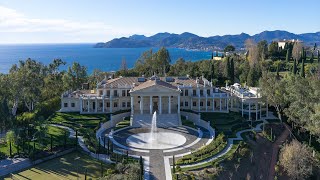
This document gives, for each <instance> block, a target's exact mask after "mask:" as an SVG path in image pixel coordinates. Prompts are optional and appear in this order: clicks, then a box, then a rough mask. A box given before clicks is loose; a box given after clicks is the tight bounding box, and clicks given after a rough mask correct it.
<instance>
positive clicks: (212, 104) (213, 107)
mask: <svg viewBox="0 0 320 180" xmlns="http://www.w3.org/2000/svg"><path fill="white" fill-rule="evenodd" d="M212 111H214V98H212Z"/></svg>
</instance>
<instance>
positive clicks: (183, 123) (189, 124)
mask: <svg viewBox="0 0 320 180" xmlns="http://www.w3.org/2000/svg"><path fill="white" fill-rule="evenodd" d="M181 122H182V125H184V126H188V127H191V128H194V129H197V126H195V125H194V123H193V122H192V121H189V120H187V119H186V117H185V116H181Z"/></svg>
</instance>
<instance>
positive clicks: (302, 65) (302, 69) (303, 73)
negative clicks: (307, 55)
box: [301, 59, 306, 77]
mask: <svg viewBox="0 0 320 180" xmlns="http://www.w3.org/2000/svg"><path fill="white" fill-rule="evenodd" d="M305 76H306V75H305V72H304V59H302V64H301V77H305Z"/></svg>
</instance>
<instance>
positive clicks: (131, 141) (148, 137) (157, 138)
mask: <svg viewBox="0 0 320 180" xmlns="http://www.w3.org/2000/svg"><path fill="white" fill-rule="evenodd" d="M157 117H158V115H157V113H156V112H154V113H153V115H152V120H151V124H150V127H149V128H148V129H147V131H145V132H140V133H137V134H133V135H131V136H129V137H128V138H127V140H126V143H127V144H128V145H129V146H131V147H135V148H141V149H169V148H174V147H177V146H181V145H183V144H184V143H185V142H186V141H187V140H186V138H185V137H184V136H183V135H181V134H179V133H175V132H168V131H165V130H162V129H161V128H158V127H157Z"/></svg>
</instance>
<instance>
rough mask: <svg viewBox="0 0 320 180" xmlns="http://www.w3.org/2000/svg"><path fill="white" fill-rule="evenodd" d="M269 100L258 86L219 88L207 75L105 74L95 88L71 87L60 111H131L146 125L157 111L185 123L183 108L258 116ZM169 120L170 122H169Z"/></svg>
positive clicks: (163, 118) (167, 118)
mask: <svg viewBox="0 0 320 180" xmlns="http://www.w3.org/2000/svg"><path fill="white" fill-rule="evenodd" d="M267 108H268V107H267V105H266V103H264V102H262V101H261V97H260V95H259V93H258V89H257V88H243V87H241V86H240V85H239V84H237V83H236V84H234V85H232V86H226V87H223V88H217V87H215V86H213V85H212V83H211V82H210V81H208V80H207V79H205V78H203V77H200V78H190V77H157V76H152V77H150V78H145V77H118V78H115V79H107V78H105V79H104V80H103V81H101V82H100V83H98V84H97V87H96V89H94V90H77V91H73V92H72V91H68V92H65V93H64V94H63V95H62V96H61V109H60V112H79V113H80V114H94V113H115V112H117V111H125V110H127V111H131V117H132V120H133V121H132V125H134V126H143V123H145V122H144V121H146V120H145V119H150V121H151V116H152V114H153V112H154V111H157V114H158V122H159V123H160V126H161V122H164V121H165V122H166V125H163V126H171V125H172V126H175V125H179V124H181V122H180V111H181V110H185V111H195V112H222V113H229V112H230V111H235V112H240V113H241V114H242V116H246V117H248V118H249V119H252V120H257V119H260V118H261V117H262V116H266V112H267ZM168 124H169V125H168Z"/></svg>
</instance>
